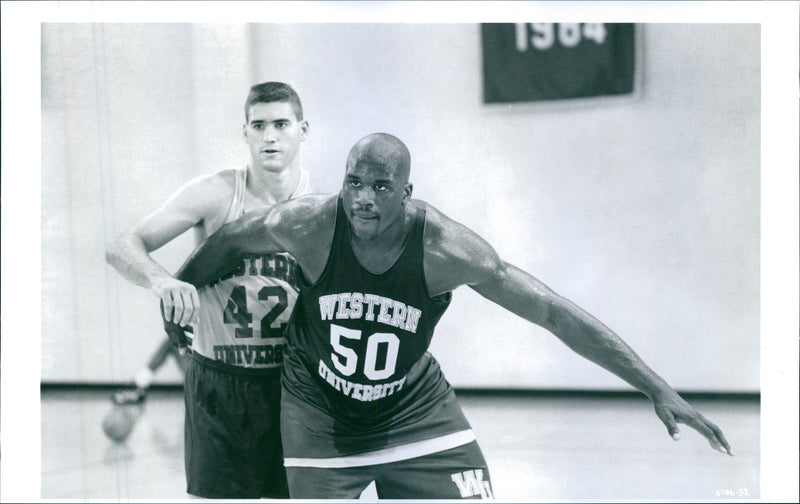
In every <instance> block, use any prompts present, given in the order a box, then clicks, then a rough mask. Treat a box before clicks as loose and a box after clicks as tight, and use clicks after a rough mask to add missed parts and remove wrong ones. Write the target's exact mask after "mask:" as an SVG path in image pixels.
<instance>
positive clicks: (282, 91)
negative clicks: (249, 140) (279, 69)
mask: <svg viewBox="0 0 800 504" xmlns="http://www.w3.org/2000/svg"><path fill="white" fill-rule="evenodd" d="M272 102H288V103H289V104H290V105H291V106H292V110H294V115H295V116H296V117H297V120H298V121H302V120H303V105H302V104H301V103H300V97H299V96H297V93H295V91H294V89H292V86H290V85H288V84H285V83H283V82H262V83H261V84H256V85H255V86H253V87H251V88H250V93H249V94H248V95H247V100H246V101H245V102H244V118H245V120H249V119H250V107H251V106H252V105H253V104H254V103H272Z"/></svg>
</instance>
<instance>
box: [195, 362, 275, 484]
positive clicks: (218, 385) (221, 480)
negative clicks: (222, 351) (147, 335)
mask: <svg viewBox="0 0 800 504" xmlns="http://www.w3.org/2000/svg"><path fill="white" fill-rule="evenodd" d="M227 368H229V366H227ZM246 371H247V370H242V371H239V370H237V371H236V372H231V371H230V370H229V369H226V366H224V365H221V364H218V363H216V362H214V361H212V360H210V359H206V358H204V357H201V356H199V355H195V356H194V357H193V358H192V360H191V362H190V363H189V365H188V367H187V369H186V379H185V386H184V398H185V402H186V420H185V429H184V439H185V447H184V459H185V463H186V486H187V490H186V491H187V492H188V493H190V494H192V495H196V496H198V497H206V498H217V499H222V498H231V499H257V498H260V497H273V498H286V497H288V496H289V491H288V486H287V483H286V471H285V469H284V467H283V450H282V447H281V434H280V428H279V425H280V397H281V384H280V372H279V371H278V372H273V373H271V374H269V375H264V374H263V373H260V374H255V373H247V372H246Z"/></svg>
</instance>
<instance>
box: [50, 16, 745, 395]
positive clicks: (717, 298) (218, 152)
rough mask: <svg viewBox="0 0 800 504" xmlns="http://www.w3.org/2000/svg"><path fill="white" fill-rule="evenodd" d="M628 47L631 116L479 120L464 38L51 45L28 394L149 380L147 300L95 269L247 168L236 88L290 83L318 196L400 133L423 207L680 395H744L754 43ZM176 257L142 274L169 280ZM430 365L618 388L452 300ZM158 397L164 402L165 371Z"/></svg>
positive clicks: (390, 31)
mask: <svg viewBox="0 0 800 504" xmlns="http://www.w3.org/2000/svg"><path fill="white" fill-rule="evenodd" d="M637 37H638V44H639V45H638V49H639V50H640V55H641V56H640V58H641V59H640V75H639V84H638V90H637V93H636V94H635V95H634V96H626V97H623V98H615V99H589V100H581V101H576V102H570V103H565V102H556V103H549V104H538V105H534V104H519V105H492V106H487V105H484V104H482V84H481V47H480V27H479V25H477V24H391V23H385V24H384V23H381V24H324V23H320V24H279V25H278V24H261V25H225V24H219V25H202V24H155V23H153V24H44V25H43V26H42V48H43V49H42V145H43V149H42V249H43V250H42V252H43V253H42V257H43V264H42V273H43V275H42V305H43V306H42V314H43V315H42V338H43V341H42V380H43V381H45V382H81V383H96V382H103V383H105V382H110V381H115V382H116V381H127V380H129V379H130V378H131V377H132V376H133V374H134V373H135V372H136V371H137V370H138V369H139V368H140V367H141V366H142V365H143V364H144V363H145V362H146V361H147V359H148V358H149V356H150V354H151V352H152V351H153V350H154V349H155V347H156V346H157V345H158V344H159V343H160V341H161V339H162V335H161V331H160V330H159V329H160V322H159V319H158V316H157V301H156V299H155V297H154V296H153V295H151V294H150V293H149V292H147V291H146V290H144V289H142V288H139V287H135V286H132V285H130V284H128V283H127V282H126V281H125V280H123V279H122V277H120V276H119V275H118V274H117V273H116V272H115V271H114V270H113V269H112V268H110V267H108V266H106V265H105V262H104V248H105V246H106V245H107V244H108V243H109V241H110V240H111V239H113V237H114V236H116V235H117V234H119V233H120V232H122V231H124V230H126V229H128V228H130V227H131V226H132V225H133V224H134V223H135V221H136V220H137V219H139V218H140V217H141V216H143V215H145V214H146V213H147V212H149V211H152V210H153V209H155V208H157V206H158V205H159V204H160V203H161V202H163V200H164V199H165V198H167V197H168V196H169V194H171V193H172V191H174V190H175V189H176V188H177V187H179V185H180V184H181V183H183V182H184V181H186V180H188V179H189V178H191V177H194V176H197V175H200V174H205V173H210V172H212V171H215V170H218V169H222V168H230V167H235V166H239V165H241V164H243V163H245V162H246V161H247V150H246V148H245V147H246V146H245V144H244V142H243V141H242V138H241V125H242V122H243V120H244V117H243V109H242V107H243V102H244V98H245V96H246V93H247V90H248V88H249V86H250V85H251V84H252V83H255V82H261V81H265V80H283V81H286V82H289V83H290V84H292V85H293V86H294V87H295V88H296V89H297V91H298V92H299V94H300V96H301V98H302V100H303V104H304V108H305V111H306V116H307V119H308V120H309V121H310V124H311V132H310V136H309V138H308V140H307V141H306V142H305V144H304V146H303V148H302V153H301V155H302V160H303V165H304V166H305V167H306V168H307V169H308V170H309V171H311V173H312V177H313V179H314V181H315V183H316V185H317V187H318V188H319V189H320V190H321V191H326V192H327V191H335V190H338V188H339V185H340V182H341V176H342V173H343V169H344V161H345V158H346V155H347V152H348V150H349V148H350V147H351V146H352V144H353V143H354V142H355V141H356V140H358V139H359V138H361V137H362V136H364V135H365V134H368V133H371V132H375V131H385V132H389V133H393V134H395V135H397V136H398V137H400V138H401V139H403V140H404V141H405V142H406V143H407V145H408V146H409V148H410V150H411V154H412V177H411V178H412V182H413V183H414V194H415V196H417V197H419V198H422V199H425V200H428V201H429V202H431V203H432V204H433V205H434V206H436V207H437V208H439V209H440V210H442V211H443V212H444V213H445V214H447V215H449V216H450V217H452V218H454V219H456V220H458V221H461V222H463V223H465V224H467V225H468V226H470V227H471V228H472V229H474V230H475V231H476V232H478V233H479V234H481V235H482V236H483V237H484V238H486V239H487V240H488V241H489V242H490V243H492V244H493V245H494V246H495V248H496V249H497V250H498V252H499V253H500V254H501V256H502V257H504V258H505V259H506V260H508V261H509V262H511V263H513V264H515V265H517V266H519V267H521V268H523V269H525V270H527V271H529V272H531V273H532V274H534V275H535V276H537V277H538V278H540V279H541V280H542V281H544V282H545V283H547V284H548V285H550V286H551V287H552V288H554V289H555V290H556V291H558V292H560V293H561V294H563V295H565V296H567V297H568V298H570V299H572V300H573V301H575V302H576V303H577V304H579V305H580V306H582V307H584V308H586V309H587V310H588V311H589V312H591V313H592V314H594V315H595V316H596V317H597V318H599V319H600V320H601V321H603V322H604V323H606V324H607V325H608V326H610V327H611V328H612V329H614V330H615V331H616V332H617V333H618V334H620V335H621V336H622V337H623V338H624V339H625V340H626V341H627V342H628V343H629V344H630V345H631V346H632V347H633V348H634V349H635V350H636V351H637V352H638V353H639V354H640V355H641V356H642V357H643V358H644V360H645V361H646V362H647V363H648V364H650V365H651V367H653V368H654V369H655V370H656V371H657V372H659V373H660V374H661V375H662V376H663V377H664V378H666V379H667V381H669V382H670V383H671V384H672V385H673V386H675V387H676V388H678V389H680V390H685V391H712V392H726V391H733V392H741V391H748V392H749V391H758V390H759V219H760V214H759V173H760V166H759V156H760V153H759V141H760V138H759V131H760V111H759V103H760V63H759V57H760V43H759V40H760V32H759V26H758V25H757V24H752V25H744V24H736V25H733V24H648V25H639V26H638V31H637ZM192 246H193V243H192V241H191V239H190V238H189V237H188V236H186V237H182V239H180V240H178V241H176V242H175V243H173V244H170V245H168V246H167V247H165V248H164V249H162V250H160V251H158V252H156V254H155V257H156V258H157V259H158V260H159V261H161V262H162V264H164V265H165V266H166V267H167V268H168V269H170V270H173V269H175V268H177V267H178V266H179V265H180V264H181V262H182V260H183V258H184V257H185V255H186V254H188V252H189V251H190V250H191V248H192ZM431 350H432V352H433V353H434V355H436V356H437V358H438V359H439V360H440V362H441V364H442V367H443V368H444V370H445V373H446V375H447V377H448V378H449V380H450V381H451V383H453V385H455V386H457V387H490V388H520V389H527V388H557V389H572V388H578V389H604V390H605V389H622V388H626V387H627V385H626V384H624V383H623V382H622V381H621V380H619V379H618V378H616V377H615V376H613V375H611V374H609V373H607V372H605V371H603V370H601V369H600V368H598V367H597V366H595V365H594V364H591V363H589V362H587V361H584V360H583V359H582V358H580V357H578V356H577V355H576V354H574V353H572V352H571V351H570V350H568V349H567V348H566V347H565V346H564V345H563V344H562V343H560V342H559V341H558V340H557V338H555V337H554V336H553V335H551V334H550V333H548V332H546V331H544V330H542V329H540V328H538V327H536V326H533V325H531V324H529V323H527V322H525V321H523V320H522V319H519V318H517V317H515V316H514V315H511V314H510V313H507V312H505V311H504V310H503V309H501V308H499V307H497V306H495V305H493V304H491V303H490V302H488V301H485V300H483V299H482V298H481V297H480V296H479V295H477V294H475V293H474V292H473V291H471V290H470V289H468V288H461V289H459V290H457V291H456V292H455V294H454V301H453V303H452V305H451V308H450V310H449V311H448V312H447V314H446V315H445V316H444V318H443V319H442V322H441V323H440V324H439V327H438V330H437V335H436V337H435V338H434V342H433V344H432V346H431ZM158 380H159V381H160V382H162V383H177V382H178V381H179V373H178V371H177V367H176V366H174V364H173V363H170V364H169V365H168V366H167V368H165V369H164V370H162V371H161V372H160V373H159V375H158Z"/></svg>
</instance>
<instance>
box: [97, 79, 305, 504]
mask: <svg viewBox="0 0 800 504" xmlns="http://www.w3.org/2000/svg"><path fill="white" fill-rule="evenodd" d="M244 112H245V124H244V127H243V128H244V129H243V134H244V139H245V141H246V142H247V145H248V146H249V149H250V162H249V164H248V165H247V166H245V167H243V168H240V169H234V170H224V171H220V172H217V173H214V174H212V175H209V176H203V177H199V178H196V179H194V180H192V181H190V182H188V183H187V184H185V185H184V186H183V187H181V188H180V189H179V190H178V191H177V192H176V193H175V194H173V195H172V196H171V197H170V198H169V199H168V200H167V201H166V202H165V203H164V205H163V206H162V207H161V208H159V209H158V210H156V211H155V212H153V213H152V214H150V215H148V216H146V217H145V218H144V219H142V220H141V221H140V222H139V223H138V224H136V225H135V226H134V227H133V229H132V230H130V231H129V232H127V233H125V234H123V235H122V236H121V237H120V238H119V239H117V240H116V241H115V242H114V243H113V244H112V245H111V246H110V247H109V249H108V251H107V254H106V257H107V260H108V262H109V263H110V264H111V265H112V266H114V267H115V268H116V269H117V270H118V271H119V272H120V273H121V274H122V275H123V276H124V277H125V278H127V279H128V280H130V281H131V282H133V283H135V284H137V285H141V286H143V287H147V288H149V289H151V290H152V291H153V293H155V295H156V296H158V297H159V299H160V300H161V304H162V310H163V313H164V315H165V319H166V321H168V322H169V323H174V324H179V325H181V326H187V325H188V324H190V323H191V327H192V331H193V332H192V336H193V337H192V338H191V340H189V341H188V348H189V350H190V351H191V354H192V358H191V360H190V362H189V365H188V367H187V369H186V377H185V386H184V393H185V402H186V420H185V454H184V457H185V462H186V482H187V492H188V493H190V494H192V495H196V496H199V497H208V498H239V499H256V498H260V497H276V498H284V497H288V489H287V485H286V474H285V469H284V467H283V455H282V450H281V441H280V429H279V419H280V411H279V410H280V408H279V407H280V393H281V388H280V368H281V366H282V364H283V358H284V353H285V348H286V339H285V328H286V324H287V322H288V320H289V316H290V314H291V312H292V309H293V307H294V303H295V300H296V299H297V289H298V285H297V282H298V279H299V274H298V271H297V265H296V263H295V261H294V259H292V258H291V257H290V256H288V255H287V254H284V253H282V251H279V250H274V251H272V252H270V253H265V254H255V255H253V254H251V255H246V256H242V257H240V263H239V266H238V269H237V270H236V275H235V276H230V275H229V276H227V277H226V278H223V279H215V280H216V281H215V282H214V283H213V284H211V285H207V286H205V287H203V288H202V289H199V290H196V289H195V287H194V286H192V285H190V284H188V283H185V282H182V281H180V280H177V279H175V278H174V277H173V276H172V275H170V273H169V272H168V271H167V270H165V269H164V268H163V267H162V266H161V265H159V264H158V263H156V262H155V261H154V260H153V259H152V258H151V257H150V255H149V254H150V252H152V251H154V250H156V249H158V248H160V247H161V246H163V245H164V244H166V243H167V242H169V241H171V240H173V239H174V238H176V237H177V236H179V235H180V234H182V233H183V232H185V231H187V230H188V229H194V230H195V232H196V235H197V237H198V238H199V239H202V238H204V237H206V236H208V235H210V234H211V233H213V232H214V231H216V230H217V229H218V228H219V227H220V226H222V225H223V224H225V223H226V222H231V221H233V220H235V219H236V218H238V217H239V216H240V215H242V214H243V213H245V212H247V211H252V210H255V209H264V208H267V207H270V206H272V205H275V204H276V203H278V202H281V201H284V200H287V199H289V198H295V197H297V196H301V195H304V194H307V193H309V192H310V184H309V177H308V174H307V173H306V172H305V171H304V170H301V169H300V158H299V156H298V155H297V154H298V151H299V149H300V143H301V142H303V140H305V138H306V135H307V134H308V130H309V126H308V122H307V121H306V120H305V119H304V118H303V108H302V105H301V103H300V98H299V97H298V96H297V93H295V91H294V90H293V89H292V88H291V87H290V86H288V85H287V84H284V83H281V82H265V83H263V84H258V85H256V86H253V87H252V88H251V89H250V93H249V95H248V96H247V100H246V102H245V107H244ZM198 305H201V306H202V308H201V309H199V310H187V309H184V307H185V306H195V307H196V306H198ZM169 323H168V324H167V330H168V333H169Z"/></svg>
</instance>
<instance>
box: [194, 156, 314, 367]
mask: <svg viewBox="0 0 800 504" xmlns="http://www.w3.org/2000/svg"><path fill="white" fill-rule="evenodd" d="M246 180H247V170H246V169H241V170H237V171H236V174H235V184H234V196H233V200H232V202H231V207H230V209H229V211H228V214H227V216H226V218H225V223H227V222H231V221H233V220H235V219H236V218H238V217H240V216H241V215H242V214H243V213H244V199H245V195H246V191H245V186H246ZM308 193H309V177H308V174H307V173H306V172H305V171H301V176H300V181H299V183H298V187H297V189H296V190H295V192H294V194H293V195H292V196H291V197H292V198H294V197H298V196H302V195H304V194H308ZM299 276H300V272H299V269H298V266H297V263H296V262H295V260H294V259H293V258H292V257H291V256H290V255H288V254H283V253H281V254H247V255H245V256H244V257H243V258H242V261H241V262H240V263H239V264H237V266H236V269H235V270H234V271H233V272H232V273H230V274H228V275H227V276H225V277H222V278H220V279H218V280H216V281H214V282H212V283H211V284H209V285H207V286H204V287H202V288H200V289H198V295H199V297H200V315H199V320H198V323H197V325H196V326H195V327H193V334H192V339H191V344H190V348H191V350H192V352H194V353H195V354H199V355H201V356H203V357H206V358H208V359H212V360H214V361H216V362H218V363H221V364H223V365H230V366H235V367H237V368H250V369H260V370H264V372H265V373H269V374H272V373H278V372H280V368H281V366H282V365H283V360H284V353H285V350H286V337H285V329H286V324H287V323H288V321H289V317H290V316H291V312H292V309H293V308H294V304H295V301H296V300H297V293H298V278H299Z"/></svg>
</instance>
